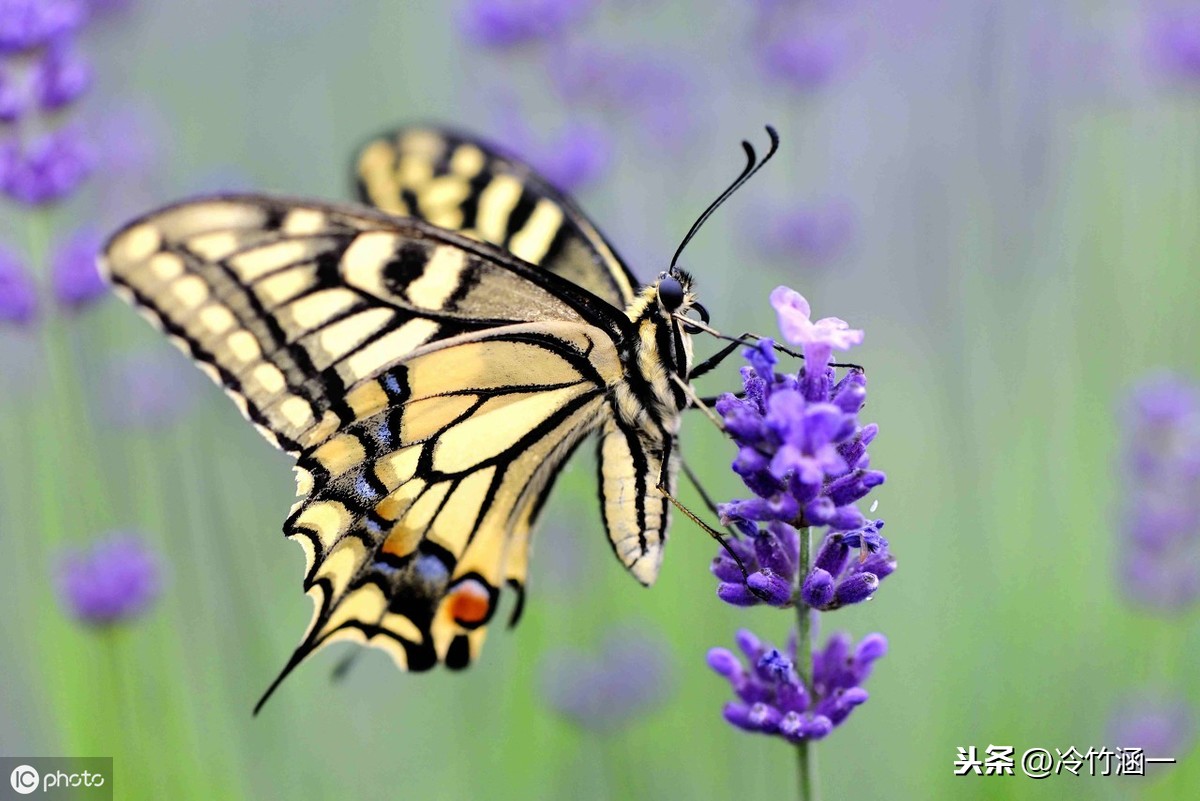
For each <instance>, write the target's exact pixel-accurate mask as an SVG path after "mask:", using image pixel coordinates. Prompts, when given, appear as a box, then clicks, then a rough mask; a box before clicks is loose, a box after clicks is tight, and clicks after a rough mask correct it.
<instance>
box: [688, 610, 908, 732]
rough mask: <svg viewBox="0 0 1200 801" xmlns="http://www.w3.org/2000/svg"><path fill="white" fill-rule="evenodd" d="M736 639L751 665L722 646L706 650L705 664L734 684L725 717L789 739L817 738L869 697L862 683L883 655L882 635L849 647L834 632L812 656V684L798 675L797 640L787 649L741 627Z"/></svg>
mask: <svg viewBox="0 0 1200 801" xmlns="http://www.w3.org/2000/svg"><path fill="white" fill-rule="evenodd" d="M736 641H737V644H738V648H739V649H741V651H742V653H743V654H745V656H746V659H747V660H748V663H749V669H747V667H746V666H745V665H743V663H742V662H741V660H740V659H738V657H737V656H735V655H734V654H733V653H732V652H731V651H729V650H728V649H725V648H713V649H712V650H711V651H709V652H708V665H709V667H711V668H712V669H713V670H714V671H716V672H717V673H718V674H720V675H722V676H724V677H725V678H726V679H727V680H728V681H729V683H730V685H731V686H732V687H733V691H734V694H735V695H737V700H736V701H730V702H728V703H726V704H725V720H727V721H729V723H731V724H732V725H734V726H736V727H737V728H739V729H742V730H744V731H750V732H758V733H761V734H767V735H772V736H777V737H781V738H783V739H785V740H788V741H789V742H793V743H796V742H800V741H802V740H820V739H822V738H824V737H826V736H828V734H829V733H830V732H832V731H833V730H834V729H835V728H836V727H837V726H838V725H840V724H841V723H843V722H844V721H845V720H846V718H847V717H848V716H849V715H850V713H851V712H852V711H853V710H854V708H855V707H856V706H859V705H861V704H862V703H864V702H865V701H866V700H867V691H866V690H864V689H863V688H862V686H861V685H862V684H863V683H864V682H865V681H866V680H867V677H868V676H870V675H871V669H872V666H873V665H874V663H875V660H877V659H879V658H880V657H881V656H883V655H884V654H886V653H887V639H886V638H884V636H883V635H882V634H871V635H868V636H867V637H865V638H863V640H862V642H860V643H859V644H858V647H857V648H855V649H854V650H853V651H851V648H850V646H851V641H850V638H849V637H848V636H847V635H845V634H835V635H833V636H832V637H830V638H829V642H828V643H827V644H826V646H825V649H824V650H823V651H821V652H818V653H814V654H813V655H812V660H813V670H812V676H813V681H812V687H805V686H804V685H803V684H802V683H801V681H800V677H799V676H798V675H797V673H796V642H795V639H794V638H793V639H792V640H791V641H789V643H788V647H787V649H786V651H784V652H782V653H781V652H780V651H779V650H778V649H777V648H775V647H773V646H771V645H770V644H764V643H762V642H760V641H759V639H758V637H756V636H755V635H754V634H752V633H751V632H749V631H747V630H746V629H742V630H741V631H739V632H738V634H737V637H736Z"/></svg>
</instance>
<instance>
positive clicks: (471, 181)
mask: <svg viewBox="0 0 1200 801" xmlns="http://www.w3.org/2000/svg"><path fill="white" fill-rule="evenodd" d="M354 171H355V176H354V177H355V186H356V188H357V191H358V196H359V199H360V200H362V201H363V202H364V203H369V204H371V205H372V206H375V207H376V208H379V209H382V210H383V211H386V212H388V213H389V214H395V215H398V216H402V217H418V218H420V219H423V220H427V221H428V222H430V223H431V224H433V225H436V226H438V227H439V228H444V229H447V230H451V231H457V232H459V233H461V234H462V235H464V236H467V237H470V238H471V239H477V240H479V241H481V242H489V243H491V244H493V245H495V246H497V247H499V248H503V249H504V250H507V251H508V252H510V253H512V254H513V255H514V256H516V257H517V258H518V259H521V260H522V261H525V262H528V263H530V264H534V265H537V266H539V267H541V268H542V269H544V270H548V271H550V272H552V273H554V274H556V275H558V276H560V277H562V278H565V279H567V280H568V281H570V282H571V283H573V284H576V285H577V286H581V287H583V288H584V289H586V290H588V291H589V292H591V293H592V294H593V295H595V296H596V297H597V298H599V299H601V300H603V301H605V302H607V303H608V304H609V305H610V306H613V307H615V308H617V309H624V308H625V307H626V306H628V305H629V304H630V303H631V302H632V301H633V299H634V295H635V294H636V293H637V291H638V289H640V284H639V283H638V281H637V280H636V279H635V278H634V277H633V274H632V273H631V272H630V271H629V268H628V267H627V266H626V265H625V263H624V262H623V261H621V258H620V257H619V256H618V255H617V253H616V250H615V249H614V248H613V247H612V246H611V245H610V244H609V243H608V242H607V240H605V238H604V237H603V236H602V235H601V234H600V232H599V231H598V230H597V229H596V227H595V226H594V225H592V223H591V222H590V221H589V220H588V219H587V217H586V216H585V215H584V214H583V212H582V211H580V209H579V208H578V207H577V206H576V205H575V203H573V202H572V201H571V199H570V198H568V197H567V196H566V195H564V194H563V193H561V192H559V191H558V190H557V189H555V188H554V187H552V186H551V185H550V184H549V183H547V182H546V180H545V179H543V178H542V177H541V176H539V175H538V174H537V173H536V172H534V171H533V169H532V168H531V167H529V166H528V165H527V164H525V163H523V162H522V161H521V160H520V159H518V158H516V157H514V156H511V155H507V154H505V153H504V152H502V151H501V150H500V148H498V147H496V146H495V145H492V144H486V143H484V142H481V141H480V140H478V139H476V138H473V137H469V136H466V135H464V134H461V133H457V132H454V131H448V130H446V129H441V128H430V127H422V126H412V127H406V128H400V129H398V130H396V131H392V132H389V133H387V134H384V135H382V136H379V137H376V138H374V139H372V140H371V141H370V142H368V143H367V144H366V145H364V146H363V147H362V149H361V150H360V151H359V154H358V157H357V159H356V161H355V167H354Z"/></svg>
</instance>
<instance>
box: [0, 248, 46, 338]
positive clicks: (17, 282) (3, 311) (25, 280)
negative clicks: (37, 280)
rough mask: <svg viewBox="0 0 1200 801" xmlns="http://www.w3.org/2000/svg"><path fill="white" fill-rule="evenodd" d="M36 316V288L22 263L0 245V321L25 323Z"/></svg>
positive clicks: (31, 320)
mask: <svg viewBox="0 0 1200 801" xmlns="http://www.w3.org/2000/svg"><path fill="white" fill-rule="evenodd" d="M36 316H37V290H35V289H34V286H33V279H32V278H31V277H30V276H29V273H27V272H26V271H25V267H24V265H22V264H21V260H20V259H19V258H17V255H16V254H15V253H13V252H12V251H11V250H9V249H7V248H5V247H3V246H2V245H0V323H17V324H18V325H27V324H29V323H31V322H33V319H34V317H36Z"/></svg>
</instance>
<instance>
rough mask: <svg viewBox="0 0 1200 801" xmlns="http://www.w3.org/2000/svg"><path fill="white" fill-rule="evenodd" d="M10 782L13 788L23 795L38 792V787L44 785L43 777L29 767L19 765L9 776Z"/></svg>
mask: <svg viewBox="0 0 1200 801" xmlns="http://www.w3.org/2000/svg"><path fill="white" fill-rule="evenodd" d="M0 775H3V774H0ZM8 781H9V783H10V784H12V788H13V789H14V790H16V791H17V792H18V793H20V794H21V795H29V794H30V793H32V792H33V791H35V790H37V788H38V785H40V784H41V783H42V777H41V776H40V775H38V772H37V771H36V770H35V769H33V768H31V767H29V766H28V765H17V766H16V767H15V768H13V772H12V773H11V774H10V775H9V777H8Z"/></svg>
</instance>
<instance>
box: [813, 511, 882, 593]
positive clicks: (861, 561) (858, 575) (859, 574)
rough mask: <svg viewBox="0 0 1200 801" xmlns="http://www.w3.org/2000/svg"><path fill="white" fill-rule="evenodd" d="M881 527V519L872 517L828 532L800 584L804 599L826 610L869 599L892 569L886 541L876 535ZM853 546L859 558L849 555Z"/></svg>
mask: <svg viewBox="0 0 1200 801" xmlns="http://www.w3.org/2000/svg"><path fill="white" fill-rule="evenodd" d="M881 528H883V521H882V520H876V521H875V522H874V523H868V524H867V525H866V526H864V527H863V528H861V529H859V530H858V531H852V532H849V533H846V532H842V531H834V532H832V533H830V534H828V535H827V536H826V537H825V542H823V543H822V544H821V548H820V549H819V550H818V551H817V557H816V559H814V560H813V567H812V570H811V571H810V572H809V574H808V576H807V577H806V578H805V580H804V585H803V586H802V587H801V590H800V594H801V597H803V599H804V602H805V603H806V604H808V605H809V606H810V607H812V608H813V609H817V610H820V611H822V612H828V611H832V610H834V609H838V608H840V607H843V606H849V605H850V604H856V603H860V602H861V601H867V600H870V599H871V596H872V595H874V593H875V590H876V589H878V587H879V583H880V582H881V581H883V580H884V579H885V578H887V577H888V576H890V575H891V574H892V572H893V571H894V570H895V569H896V559H895V557H893V556H892V555H891V554H890V553H888V550H887V548H888V543H887V540H885V539H884V538H883V537H881V536H880V535H879V529H881ZM855 548H857V549H858V552H859V557H858V558H851V551H852V549H855Z"/></svg>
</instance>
